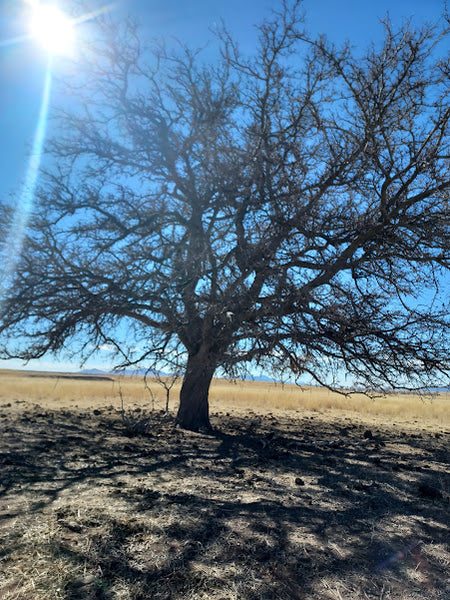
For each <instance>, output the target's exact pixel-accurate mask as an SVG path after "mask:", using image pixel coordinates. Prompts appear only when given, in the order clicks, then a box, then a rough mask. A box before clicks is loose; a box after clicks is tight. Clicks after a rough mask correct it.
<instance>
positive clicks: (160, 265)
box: [0, 2, 450, 429]
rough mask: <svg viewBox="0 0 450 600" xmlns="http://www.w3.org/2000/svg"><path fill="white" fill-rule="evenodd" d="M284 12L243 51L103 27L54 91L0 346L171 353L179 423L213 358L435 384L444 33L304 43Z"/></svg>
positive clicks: (198, 419)
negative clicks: (46, 148)
mask: <svg viewBox="0 0 450 600" xmlns="http://www.w3.org/2000/svg"><path fill="white" fill-rule="evenodd" d="M298 8H299V3H298V2H293V3H291V4H288V5H284V8H283V10H282V12H281V13H280V14H279V15H275V16H274V17H273V18H272V19H271V20H266V21H264V22H263V24H262V25H261V26H260V27H259V42H258V46H257V47H256V48H255V53H254V55H253V56H251V57H243V56H241V55H240V53H239V51H238V47H237V45H236V43H235V42H234V40H233V39H232V38H231V36H230V35H228V33H227V32H226V30H223V31H221V32H219V36H218V46H217V47H218V53H217V56H216V57H215V58H214V59H210V62H209V63H208V62H207V60H206V59H204V58H203V54H202V53H201V52H196V51H191V50H189V49H187V48H185V47H183V46H181V45H178V46H177V47H176V48H175V49H173V48H172V49H168V48H166V47H164V46H159V47H153V48H151V49H149V48H144V47H143V44H142V39H140V33H139V30H138V29H136V28H135V27H134V26H132V25H130V24H129V23H128V24H125V25H123V24H121V25H120V26H117V27H115V28H114V27H113V26H112V25H111V24H109V25H108V28H109V31H110V34H108V33H107V30H108V28H107V27H106V25H105V27H104V29H103V30H102V36H100V35H99V40H98V41H97V42H96V44H95V45H93V46H94V47H92V48H91V49H90V50H89V54H88V56H87V60H85V61H84V62H83V63H82V64H80V65H79V66H78V70H74V75H73V78H72V79H71V80H70V81H67V78H66V81H65V82H64V85H65V88H66V94H67V96H68V97H69V95H70V98H71V101H70V102H63V103H62V107H63V108H61V106H60V108H59V110H58V112H57V116H56V118H57V132H56V133H55V135H54V136H53V139H52V141H51V145H50V150H51V154H52V162H51V163H50V164H51V165H52V166H51V168H49V169H48V171H47V172H46V173H45V174H43V175H42V184H41V188H40V190H39V192H38V198H37V203H36V208H35V211H34V214H33V217H32V219H31V221H30V223H29V228H28V234H27V237H26V240H25V242H24V245H23V251H22V255H21V259H20V262H19V263H18V266H17V271H16V274H15V277H14V281H13V283H12V285H11V286H10V288H9V291H8V293H7V297H6V299H5V302H4V304H3V313H2V316H1V328H0V330H1V332H2V336H3V338H2V339H3V340H4V347H3V356H9V357H11V356H15V357H22V358H24V359H31V358H34V357H41V356H43V355H44V354H45V353H47V352H58V351H60V350H65V349H73V348H75V349H76V350H80V351H81V352H83V351H84V352H85V353H86V352H89V351H91V350H92V349H95V348H98V347H99V346H101V345H102V344H109V345H110V346H112V347H114V348H115V349H116V350H117V352H118V353H120V355H121V361H122V364H123V365H126V364H133V363H135V364H137V363H139V362H140V363H142V362H145V361H147V363H148V364H150V363H152V364H154V363H155V362H156V363H157V364H161V363H162V362H163V361H169V362H170V360H171V357H172V356H176V360H177V364H178V363H179V360H180V357H181V359H182V360H183V361H184V363H185V374H184V379H183V385H182V388H181V394H180V406H179V411H178V416H177V421H178V423H179V424H180V425H181V426H182V427H185V428H190V429H198V428H201V427H209V415H208V390H209V386H210V382H211V379H212V377H213V374H214V373H215V372H216V370H217V368H218V367H222V368H224V369H229V370H233V369H234V368H235V367H236V366H237V365H238V364H244V365H245V364H258V363H259V364H260V365H269V364H270V365H272V366H275V367H276V368H278V369H280V370H283V369H285V368H291V369H292V370H293V371H294V372H295V373H297V374H300V373H307V374H309V376H311V377H312V378H314V379H315V380H316V381H317V382H319V383H323V384H327V385H333V384H335V383H338V379H337V380H333V377H332V374H333V373H334V374H335V375H336V374H337V376H338V377H339V376H340V374H341V373H342V372H343V371H345V372H347V373H350V375H351V377H352V383H353V384H354V385H360V386H365V388H366V389H381V388H383V387H387V388H391V387H393V388H395V387H396V386H411V387H414V386H420V385H427V384H429V383H430V382H432V381H436V378H437V377H438V376H439V374H441V375H444V376H445V375H446V374H447V375H448V369H449V335H448V334H449V325H450V321H449V304H448V297H446V296H445V295H444V294H442V293H441V292H442V281H445V277H446V276H447V277H448V273H449V268H450V228H449V221H450V212H449V190H450V168H449V165H450V161H449V156H450V148H449V120H450V109H449V90H450V86H449V83H450V80H449V63H448V56H445V54H444V53H443V52H442V48H443V47H445V42H447V43H448V32H447V31H445V29H443V28H442V27H440V28H439V27H431V26H430V27H428V26H427V27H424V28H422V29H414V28H413V27H412V26H410V25H405V26H404V27H403V28H402V29H401V30H399V31H393V30H392V27H391V25H390V23H389V21H386V22H385V23H384V31H385V39H384V43H382V44H380V45H378V46H377V45H372V46H370V48H369V49H368V50H367V51H366V52H365V53H364V54H363V53H361V52H356V51H354V50H352V48H351V47H350V46H348V45H347V46H345V47H336V46H334V45H333V44H331V43H330V42H329V41H327V40H326V39H325V38H319V39H316V40H314V39H312V38H310V37H309V36H308V35H307V34H306V33H305V32H304V31H302V30H301V27H300V20H299V18H298ZM441 54H443V56H441ZM74 99H78V100H77V101H76V102H75V100H74ZM0 223H3V225H2V227H4V228H5V227H7V223H8V219H7V218H6V216H5V213H4V214H3V217H2V219H1V220H0ZM447 281H448V279H447ZM180 349H181V350H180ZM155 357H156V358H155ZM152 361H153V362H152Z"/></svg>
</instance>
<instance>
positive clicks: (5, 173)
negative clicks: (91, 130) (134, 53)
mask: <svg viewBox="0 0 450 600" xmlns="http://www.w3.org/2000/svg"><path fill="white" fill-rule="evenodd" d="M50 1H51V0H50ZM44 3H45V2H44ZM106 3H107V1H106V0H105V2H104V4H106ZM59 4H60V7H61V8H62V9H66V10H67V11H68V12H70V10H71V1H70V0H61V1H60V3H59ZM85 4H86V6H87V7H88V9H89V10H91V9H92V10H93V9H95V8H98V7H99V6H101V5H102V2H99V1H98V0H95V1H90V0H85ZM280 6H281V0H190V2H186V1H185V0H141V1H139V0H119V2H117V3H116V7H115V8H114V11H115V12H117V14H118V15H120V16H122V15H124V14H126V13H129V14H131V15H133V16H135V17H137V18H138V19H139V20H141V21H142V24H143V27H144V33H145V35H146V36H148V37H149V38H171V37H177V38H180V39H181V40H183V41H186V42H188V43H189V44H192V45H204V44H205V43H206V42H207V41H208V40H213V36H212V34H211V32H210V31H209V30H210V29H211V28H214V27H215V25H216V24H217V23H219V22H220V20H221V19H223V20H224V21H225V23H226V24H227V27H228V28H229V30H230V31H231V33H232V34H233V36H234V37H235V39H237V40H238V41H239V44H240V47H241V49H242V50H243V51H244V52H251V50H252V47H253V46H254V44H255V38H256V34H255V29H254V27H253V25H254V24H255V23H258V22H259V21H261V19H262V18H263V17H264V15H267V14H269V11H270V9H276V8H277V7H280ZM25 7H26V2H25V1H24V0H0V133H1V135H0V201H1V200H2V199H4V198H6V197H7V196H8V195H9V194H13V195H14V194H15V195H17V194H19V193H20V189H21V184H22V182H23V181H24V178H25V174H26V170H27V165H28V158H29V154H30V149H31V146H32V141H33V135H34V131H35V128H36V123H37V118H38V115H39V109H40V103H41V96H42V91H43V86H44V79H45V70H46V60H47V58H46V55H45V52H44V51H43V50H42V49H41V48H39V47H38V45H37V44H36V43H34V42H33V41H31V40H23V41H20V42H14V41H13V40H14V39H15V38H17V37H20V36H21V35H23V34H24V33H25V32H26V28H27V22H26V19H24V16H23V15H24V9H25ZM444 7H445V1H444V0H426V1H424V0H377V1H373V0H366V1H365V2H361V0H304V3H303V9H304V11H305V17H306V22H305V24H306V27H307V29H308V30H309V31H311V32H313V33H325V34H327V36H328V37H329V38H330V39H332V40H334V41H336V42H338V43H342V42H344V41H345V40H349V41H350V42H352V43H353V44H354V45H355V46H356V47H357V48H358V49H361V50H363V49H364V47H365V46H366V45H367V44H368V43H369V42H370V41H371V40H374V41H375V42H376V41H379V40H380V38H381V36H382V26H381V24H380V19H381V18H384V17H385V16H386V14H387V13H389V15H390V18H391V20H392V22H393V24H394V26H396V25H400V24H401V23H402V21H404V20H405V19H408V18H412V20H413V22H414V23H415V24H417V25H420V24H422V23H423V22H424V21H429V22H436V21H437V20H438V19H439V18H440V16H441V15H442V13H443V11H444ZM83 26H85V25H81V26H80V27H83ZM89 28H90V34H91V35H92V34H95V22H92V23H90V24H89ZM55 68H56V69H58V74H59V76H64V59H60V60H58V62H57V64H56V66H55ZM10 365H11V366H17V363H10ZM39 365H40V366H41V367H42V368H49V367H52V366H53V365H52V362H51V360H50V359H49V360H42V361H40V363H39ZM2 366H4V367H6V366H9V365H8V364H7V363H6V362H2V363H0V367H2ZM30 366H33V367H35V366H37V365H36V364H32V365H30ZM61 367H64V368H67V367H68V365H60V367H59V368H61ZM74 368H76V364H75V365H74Z"/></svg>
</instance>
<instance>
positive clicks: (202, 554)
mask: <svg viewBox="0 0 450 600" xmlns="http://www.w3.org/2000/svg"><path fill="white" fill-rule="evenodd" d="M4 381H6V380H4ZM1 383H2V381H1V379H0V385H1ZM105 383H107V382H105ZM5 385H6V384H5ZM52 385H54V383H53V384H52ZM3 389H6V387H5V386H3ZM16 389H18V388H17V386H16ZM261 389H262V388H261ZM261 389H260V393H261ZM35 392H36V394H35V399H34V400H33V399H32V398H31V397H28V398H27V399H26V400H23V399H20V398H19V397H18V396H19V394H18V393H16V394H15V395H10V399H9V401H7V400H5V399H4V398H3V399H2V401H1V404H2V405H1V406H0V435H1V438H0V440H1V442H0V598H2V599H4V600H12V599H20V600H28V599H30V600H31V599H32V600H44V599H45V600H56V599H65V600H84V599H86V600H88V599H94V598H97V599H103V600H131V599H135V600H137V599H139V600H144V599H147V598H151V599H155V600H162V599H171V598H173V599H188V600H190V599H194V598H195V599H208V600H234V599H240V600H241V599H242V600H265V599H267V600H268V599H280V600H288V599H293V600H300V599H302V600H309V599H311V600H315V599H335V600H341V599H346V600H353V599H355V600H359V599H361V600H362V599H364V600H365V599H369V600H371V599H395V600H410V599H411V600H412V599H417V600H430V599H431V600H432V599H442V600H444V598H448V597H449V596H450V583H449V580H448V575H449V570H450V549H449V546H448V541H449V537H448V516H449V513H448V511H449V507H450V504H449V491H450V476H449V470H448V466H449V453H448V438H449V434H450V431H449V428H448V423H446V422H445V420H442V419H437V420H436V419H434V420H433V419H431V420H427V419H426V418H425V416H424V418H423V423H421V422H417V421H418V419H416V418H411V419H410V420H409V421H408V420H405V419H404V420H403V421H401V420H397V419H396V420H395V421H393V419H392V417H389V415H388V416H386V418H384V419H382V418H381V417H379V416H377V415H376V414H368V415H364V414H357V413H351V412H345V411H343V410H340V411H337V410H328V411H326V410H324V409H323V408H320V405H319V408H316V409H312V408H304V407H301V406H297V407H296V409H295V410H294V409H292V410H287V409H286V408H284V409H279V408H274V409H272V410H269V409H268V408H267V407H264V406H263V407H260V408H259V410H257V409H255V410H254V411H250V412H248V411H245V412H244V411H243V410H241V409H240V408H239V407H237V404H238V402H237V401H235V402H234V404H233V402H230V403H229V404H228V405H226V406H225V405H223V406H222V407H221V406H220V402H219V400H216V401H215V403H214V411H213V415H212V422H213V425H214V426H215V427H216V428H217V434H216V435H213V436H212V435H201V434H193V433H189V432H184V431H181V430H179V429H176V428H174V427H173V417H172V416H170V415H169V416H166V415H164V414H163V413H162V412H161V411H160V410H158V409H155V410H154V411H152V410H151V407H152V404H151V402H150V401H149V398H148V397H146V398H145V397H141V399H138V398H133V399H130V398H125V400H126V406H125V407H126V409H127V414H126V418H125V420H124V419H123V418H122V415H121V414H120V412H119V410H118V409H119V408H120V403H119V401H118V397H117V394H116V398H115V400H114V401H113V402H111V397H110V396H109V395H107V394H105V395H104V397H103V400H102V399H101V398H97V400H96V401H95V402H92V400H91V403H90V405H89V403H88V401H87V400H85V401H83V402H80V401H78V400H77V401H76V402H75V400H74V398H70V399H68V398H66V399H65V401H63V400H62V399H61V400H60V402H59V405H58V403H57V400H54V399H53V400H51V402H50V401H48V400H46V398H43V397H40V393H38V386H37V383H36V384H35ZM61 406H62V407H61ZM414 421H416V422H414Z"/></svg>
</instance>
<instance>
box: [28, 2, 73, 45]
mask: <svg viewBox="0 0 450 600" xmlns="http://www.w3.org/2000/svg"><path fill="white" fill-rule="evenodd" d="M30 31H31V35H32V37H33V38H34V39H36V40H37V41H38V42H39V43H40V44H41V45H42V46H43V47H44V48H45V49H46V50H47V52H49V53H50V54H67V53H69V52H70V51H71V50H72V48H73V43H74V38H75V33H74V22H73V21H72V19H70V18H69V17H68V16H66V15H65V14H64V13H63V12H62V11H61V10H60V9H59V8H58V6H57V5H56V4H42V3H41V2H33V6H32V13H31V21H30Z"/></svg>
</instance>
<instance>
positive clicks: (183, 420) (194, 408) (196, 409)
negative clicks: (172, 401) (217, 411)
mask: <svg viewBox="0 0 450 600" xmlns="http://www.w3.org/2000/svg"><path fill="white" fill-rule="evenodd" d="M215 370H216V362H215V361H214V362H212V361H210V360H208V358H206V359H205V357H204V356H200V355H195V356H189V358H188V363H187V367H186V373H185V375H184V379H183V384H182V386H181V392H180V406H179V409H178V414H177V418H176V423H177V425H179V426H180V427H182V428H183V429H189V430H191V431H199V429H211V423H210V422H209V403H208V393H209V386H210V384H211V380H212V377H213V375H214V371H215Z"/></svg>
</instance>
